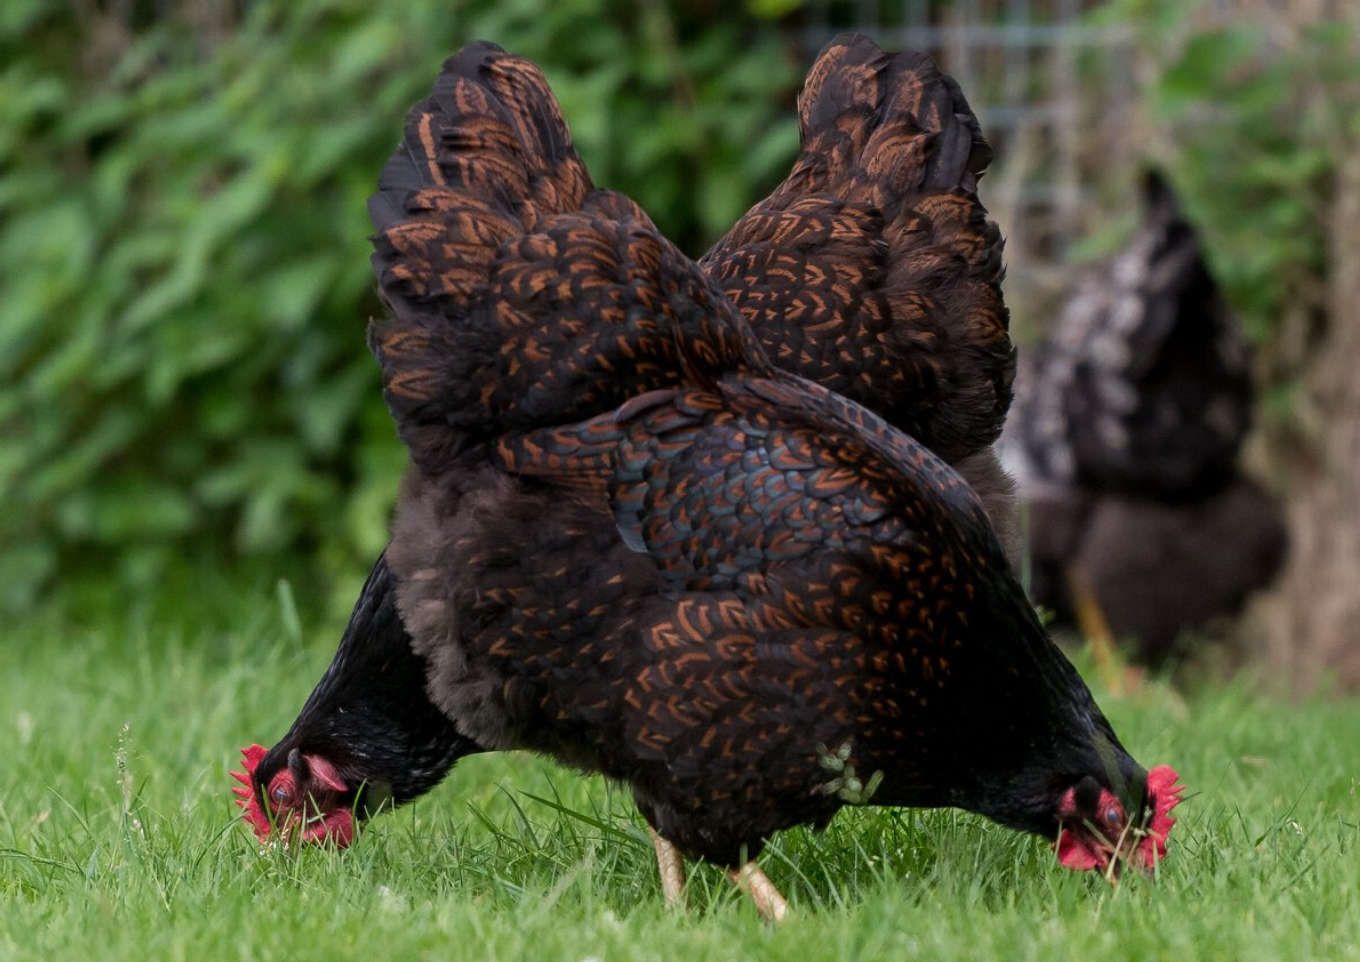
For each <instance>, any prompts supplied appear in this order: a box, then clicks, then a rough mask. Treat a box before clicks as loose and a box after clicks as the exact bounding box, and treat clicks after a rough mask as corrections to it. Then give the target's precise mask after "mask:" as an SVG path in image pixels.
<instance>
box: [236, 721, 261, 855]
mask: <svg viewBox="0 0 1360 962" xmlns="http://www.w3.org/2000/svg"><path fill="white" fill-rule="evenodd" d="M268 751H269V749H267V748H265V747H264V746H263V745H251V746H250V747H249V748H243V749H241V758H242V759H243V760H244V764H245V769H246V770H245V771H243V772H232V773H231V777H232V778H234V779H236V780H237V781H238V782H240V783H241V784H240V785H235V786H233V787H232V790H231V791H232V794H233V795H235V796H236V804H237V805H240V806H241V807H242V808H243V809H245V814H244V816H243V817H244V818H245V820H246V821H247V822H249V823H250V825H251V827H252V828H254V829H255V837H256V838H257V839H259V840H260V841H261V842H263V841H264V840H265V839H266V838H268V837H269V829H270V825H269V816H268V815H266V814H265V812H264V809H263V808H261V807H260V796H259V793H258V792H256V791H255V779H254V778H253V777H252V776H253V775H254V774H255V769H256V768H258V767H259V765H260V760H261V759H263V758H264V756H265V755H266V754H267V753H268Z"/></svg>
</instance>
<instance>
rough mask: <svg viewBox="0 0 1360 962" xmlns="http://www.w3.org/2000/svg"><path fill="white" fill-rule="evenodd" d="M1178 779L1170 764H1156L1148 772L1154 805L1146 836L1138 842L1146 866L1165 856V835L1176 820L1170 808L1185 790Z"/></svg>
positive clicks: (1150, 865) (1177, 801)
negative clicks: (1178, 783)
mask: <svg viewBox="0 0 1360 962" xmlns="http://www.w3.org/2000/svg"><path fill="white" fill-rule="evenodd" d="M1178 781H1180V776H1179V775H1177V774H1176V770H1175V769H1174V768H1172V767H1171V766H1170V765H1158V766H1157V767H1156V768H1154V769H1152V771H1150V772H1148V777H1147V787H1148V793H1149V794H1150V795H1152V797H1153V799H1154V800H1155V805H1156V807H1155V808H1154V810H1153V812H1152V820H1151V821H1150V822H1149V823H1148V827H1147V831H1148V834H1147V838H1145V839H1143V841H1142V842H1141V843H1140V844H1139V848H1140V849H1141V850H1142V853H1143V861H1144V864H1145V865H1146V866H1147V867H1148V868H1152V867H1153V866H1155V865H1156V864H1157V862H1158V861H1159V860H1160V859H1164V858H1166V836H1167V835H1168V834H1169V833H1170V831H1171V826H1172V825H1175V824H1176V820H1175V819H1174V818H1172V817H1171V810H1172V809H1173V808H1175V807H1176V806H1177V805H1179V804H1180V803H1181V794H1182V793H1183V792H1184V791H1185V786H1184V785H1177V784H1176V783H1177V782H1178Z"/></svg>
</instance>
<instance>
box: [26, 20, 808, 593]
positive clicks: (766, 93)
mask: <svg viewBox="0 0 1360 962" xmlns="http://www.w3.org/2000/svg"><path fill="white" fill-rule="evenodd" d="M112 6H113V7H115V8H116V9H118V10H119V11H120V14H119V15H118V16H113V15H110V14H107V13H105V12H101V11H99V10H97V9H95V7H96V5H95V4H93V3H76V4H72V5H71V6H70V7H66V6H59V5H56V4H53V3H51V2H45V0H8V2H7V3H6V4H5V5H4V8H3V12H0V64H3V67H0V265H3V271H2V272H0V305H3V307H2V308H0V503H2V504H3V505H4V509H3V511H0V607H8V608H11V609H14V608H22V607H24V606H26V605H28V604H29V603H31V601H32V600H33V599H34V598H35V597H36V595H37V593H38V592H39V591H40V590H41V588H42V586H43V585H44V584H45V583H49V582H51V581H52V580H53V579H54V578H55V577H56V575H57V573H58V572H59V571H60V572H61V573H62V578H63V580H65V578H66V577H67V575H68V573H70V572H80V571H82V570H86V569H88V568H89V567H91V566H93V567H96V568H98V569H101V570H104V571H107V572H109V573H112V574H116V575H117V576H118V577H119V578H121V579H123V580H125V581H126V582H130V583H133V584H138V583H146V582H147V581H150V580H153V579H156V578H159V577H160V576H161V574H162V572H163V571H164V570H165V566H166V562H167V560H169V559H170V558H172V557H173V556H176V555H185V554H190V555H194V556H213V555H219V554H223V553H230V554H245V553H254V554H260V553H271V552H283V551H285V550H287V549H294V550H297V549H300V550H303V551H306V552H307V553H308V554H309V555H310V556H311V557H316V558H320V559H323V561H324V562H327V563H328V564H329V565H330V566H332V567H335V568H337V569H338V568H346V569H349V570H353V569H354V568H356V567H363V566H366V564H367V563H368V561H369V560H370V559H371V558H372V557H373V556H374V555H376V553H377V552H378V551H379V550H380V549H381V547H382V545H383V543H384V541H385V535H386V521H387V511H388V508H389V505H390V503H391V500H392V497H393V495H394V492H395V486H396V479H397V477H398V475H399V473H400V471H401V469H402V467H403V463H404V459H403V455H402V452H401V450H400V447H399V445H398V443H397V441H396V439H395V435H394V432H393V430H392V427H391V425H390V423H389V420H388V418H387V415H386V413H385V411H384V410H383V408H382V405H381V399H380V396H379V392H378V388H377V379H376V366H375V365H374V364H373V362H372V361H371V359H370V358H369V356H368V354H367V351H366V350H365V348H364V322H365V320H366V319H367V317H369V316H371V315H373V314H374V313H376V312H378V311H379V310H380V309H381V308H380V305H379V304H378V302H377V301H376V299H375V297H374V296H373V293H372V280H371V276H370V273H369V269H368V240H367V238H368V234H369V229H370V228H369V225H368V222H367V218H366V215H365V209H364V202H365V199H366V198H367V196H368V194H369V192H370V190H371V188H372V186H373V184H374V182H375V179H376V176H377V171H378V169H379V167H380V166H381V164H382V161H383V160H384V159H385V157H386V155H387V153H388V152H389V151H390V149H391V147H392V146H393V145H394V143H395V142H396V139H397V137H398V135H399V132H400V129H401V120H402V117H403V115H404V113H405V110H406V108H407V107H408V106H409V105H410V104H411V103H412V102H413V101H415V100H416V99H418V98H419V97H420V96H423V94H424V93H425V92H426V91H427V90H428V89H429V86H430V84H431V83H432V81H433V78H434V76H435V74H436V73H437V71H438V68H439V64H440V62H441V61H442V59H443V58H444V57H445V56H447V55H448V54H450V53H452V52H453V51H454V50H456V49H457V48H458V47H460V46H461V45H462V44H463V43H465V42H467V41H469V40H473V39H478V38H484V39H490V40H494V41H496V42H498V43H500V44H501V45H502V46H505V47H506V48H508V49H510V50H513V51H515V52H517V53H521V54H523V55H525V56H528V57H529V58H531V59H533V60H534V61H536V62H537V63H539V64H540V65H541V66H542V67H543V69H544V71H545V73H546V74H547V76H548V79H549V82H550V83H551V84H552V86H553V88H554V89H555V91H556V92H557V93H558V95H559V97H560V99H561V101H562V105H563V109H564V111H565V113H566V115H567V117H568V119H569V121H570V122H571V123H572V126H573V130H574V133H575V138H576V141H577V145H578V147H579V149H580V152H581V153H582V155H583V156H584V158H585V160H586V162H587V163H588V165H589V166H590V168H591V171H592V173H593V175H594V177H595V180H596V182H597V183H600V184H602V185H605V186H609V187H614V188H617V189H621V190H624V191H626V192H628V193H629V194H631V195H632V196H634V197H635V198H636V199H637V200H638V201H639V202H640V203H641V204H642V205H643V207H644V208H645V209H647V210H648V211H649V212H650V213H651V215H652V216H653V218H654V219H655V220H656V221H657V223H658V225H659V226H660V227H661V228H662V229H663V230H664V231H665V232H666V233H667V234H668V235H669V236H670V237H672V238H673V239H675V240H676V241H677V242H678V243H680V244H681V245H682V246H683V247H685V248H686V249H688V250H689V251H690V252H692V253H698V252H699V251H700V250H701V249H702V248H703V247H704V246H705V244H706V242H708V241H711V240H712V239H714V238H715V237H716V236H718V235H719V234H720V233H721V232H722V231H723V230H724V229H725V228H726V227H727V226H728V225H730V224H731V223H732V221H733V220H735V219H736V217H737V216H739V214H740V213H741V211H742V210H743V209H744V208H745V206H747V205H748V204H750V203H751V202H752V201H754V199H755V198H756V197H757V196H758V195H759V194H760V193H761V192H762V191H763V190H765V189H767V188H768V187H770V186H771V185H772V184H773V183H774V182H775V181H776V180H777V179H778V178H779V177H780V176H781V174H782V172H783V171H785V170H786V169H787V165H788V163H789V161H790V159H791V157H792V154H793V152H794V150H795V147H796V141H797V133H796V128H795V124H794V120H793V112H792V109H791V105H792V96H793V91H794V90H795V88H796V84H797V82H798V79H799V77H800V71H801V65H800V64H799V63H798V62H797V59H796V57H794V56H792V55H791V54H790V53H789V51H788V49H787V47H786V45H785V43H784V41H783V40H782V38H781V37H780V35H779V33H778V32H777V30H776V29H775V27H774V26H773V24H771V23H770V22H768V21H767V20H763V19H762V18H761V16H760V14H761V12H762V11H764V12H765V13H766V14H767V15H774V14H776V13H779V12H781V11H782V10H783V8H784V7H786V6H787V4H779V3H774V4H771V3H764V4H752V5H750V6H749V7H748V8H744V9H746V10H748V11H750V12H747V13H742V12H737V13H735V14H729V15H727V16H726V17H724V18H721V19H717V20H715V19H714V18H715V16H717V15H718V14H721V13H723V12H725V11H724V10H723V9H722V8H718V7H717V6H716V5H715V4H708V3H685V4H675V5H671V4H666V3H662V2H660V0H654V2H643V3H632V2H612V0H555V2H549V0H465V2H452V3H450V2H449V0H418V2H410V3H404V4H396V5H391V6H377V5H371V4H367V3H360V2H356V0H300V2H291V0H273V2H269V0H262V2H253V3H249V4H243V5H240V6H241V7H243V8H244V13H243V14H241V17H242V19H240V20H239V21H235V22H228V23H223V22H221V21H220V20H217V19H214V18H215V17H220V16H221V15H222V14H221V10H220V9H219V8H227V9H235V8H236V6H237V5H231V4H209V3H207V2H206V0H181V2H180V3H178V4H174V3H170V4H159V5H151V4H138V3H129V4H123V5H112ZM153 6H154V7H155V11H154V15H153V12H152V11H151V10H150V8H151V7H153ZM143 8H147V9H143ZM167 8H168V9H167Z"/></svg>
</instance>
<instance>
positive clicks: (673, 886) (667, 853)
mask: <svg viewBox="0 0 1360 962" xmlns="http://www.w3.org/2000/svg"><path fill="white" fill-rule="evenodd" d="M647 832H648V833H649V834H650V835H651V836H652V847H653V848H655V849H656V867H657V869H659V870H660V872H661V892H662V894H663V895H665V897H666V906H667V907H668V908H673V907H675V906H677V905H679V904H680V896H681V893H682V892H683V891H684V888H685V859H684V857H683V856H682V855H681V854H680V850H679V849H677V848H676V847H675V846H674V845H672V844H671V843H670V842H668V841H666V840H665V839H664V838H662V837H661V836H660V835H658V834H657V832H656V829H654V828H652V827H651V826H650V825H649V826H647Z"/></svg>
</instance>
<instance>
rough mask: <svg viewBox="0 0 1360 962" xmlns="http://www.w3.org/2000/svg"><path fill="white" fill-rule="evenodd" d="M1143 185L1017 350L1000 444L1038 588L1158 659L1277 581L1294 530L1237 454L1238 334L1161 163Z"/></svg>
mask: <svg viewBox="0 0 1360 962" xmlns="http://www.w3.org/2000/svg"><path fill="white" fill-rule="evenodd" d="M1141 200H1142V218H1141V223H1140V225H1139V227H1138V229H1137V230H1136V231H1135V233H1134V235H1133V236H1132V237H1131V238H1130V240H1129V241H1128V243H1127V244H1126V245H1125V247H1124V248H1123V250H1122V251H1120V253H1119V254H1118V255H1117V256H1115V257H1114V258H1112V259H1111V260H1109V261H1108V262H1107V263H1105V264H1102V265H1101V266H1100V267H1098V268H1096V269H1094V270H1092V271H1090V272H1088V273H1087V275H1086V276H1085V277H1084V278H1083V279H1082V280H1081V281H1080V282H1079V283H1078V284H1077V286H1076V288H1075V289H1074V290H1073V291H1072V293H1071V295H1070V296H1069V298H1068V299H1067V302H1066V304H1065V306H1064V307H1063V309H1062V310H1061V312H1060V313H1059V315H1058V317H1057V319H1056V321H1055V322H1054V326H1053V327H1052V329H1051V330H1050V331H1049V332H1048V334H1047V336H1046V337H1045V338H1044V340H1043V342H1042V343H1041V344H1038V345H1036V346H1033V347H1031V348H1028V349H1026V350H1025V351H1024V352H1023V353H1022V360H1021V366H1020V371H1019V374H1018V376H1017V382H1016V399H1015V404H1014V407H1013V408H1012V411H1011V416H1010V420H1009V422H1008V423H1007V427H1006V434H1005V441H1004V445H1003V449H1004V461H1005V464H1006V467H1007V468H1008V470H1009V471H1010V472H1011V473H1012V474H1013V476H1014V478H1015V480H1016V482H1017V484H1018V486H1019V492H1020V497H1021V499H1022V503H1023V508H1022V512H1021V513H1022V529H1023V532H1024V547H1025V554H1026V556H1027V564H1028V567H1029V573H1030V577H1031V579H1032V580H1031V593H1032V596H1033V598H1034V599H1035V601H1036V602H1038V603H1039V604H1042V605H1045V606H1047V607H1049V608H1051V609H1052V610H1053V611H1054V612H1055V613H1056V614H1057V615H1058V617H1059V618H1060V619H1061V620H1064V621H1068V622H1072V621H1075V622H1077V623H1078V624H1079V625H1080V626H1081V628H1082V629H1083V632H1084V633H1085V634H1086V635H1087V636H1088V637H1093V638H1096V639H1102V640H1104V639H1108V638H1109V636H1111V635H1112V636H1113V637H1114V638H1116V639H1121V640H1122V639H1127V640H1129V641H1130V642H1132V643H1133V644H1134V645H1135V647H1136V652H1137V654H1138V656H1139V657H1140V658H1141V659H1142V660H1144V661H1146V662H1148V663H1151V664H1158V663H1161V662H1162V661H1164V660H1165V659H1166V658H1167V657H1168V656H1169V655H1170V654H1171V653H1172V652H1173V651H1174V650H1175V643H1176V640H1177V638H1178V637H1179V636H1180V635H1181V634H1182V633H1183V632H1185V631H1188V630H1191V629H1197V628H1201V627H1203V626H1205V625H1206V624H1207V623H1209V622H1210V621H1211V620H1212V619H1214V618H1216V617H1218V616H1225V615H1233V614H1236V613H1237V612H1238V611H1239V610H1240V609H1241V607H1242V605H1243V603H1244V601H1245V600H1246V598H1247V596H1248V595H1249V594H1250V593H1251V592H1252V591H1254V590H1256V589H1259V588H1262V587H1264V586H1265V585H1267V584H1268V583H1269V582H1270V580H1271V578H1272V577H1273V576H1274V574H1275V573H1276V571H1277V570H1278V568H1279V566H1280V564H1281V562H1282V560H1283V557H1284V551H1285V530H1284V525H1283V521H1282V518H1281V511H1280V507H1279V504H1278V503H1277V501H1276V500H1275V499H1274V498H1273V497H1272V496H1271V495H1270V494H1269V493H1267V492H1266V491H1265V490H1264V489H1262V488H1261V487H1260V486H1259V485H1258V484H1256V483H1255V482H1253V481H1252V480H1251V479H1250V478H1248V477H1247V476H1246V475H1245V474H1244V473H1243V472H1242V470H1241V468H1240V465H1239V453H1240V448H1241V445H1242V440H1243V437H1244V436H1245V434H1246V432H1247V429H1248V427H1249V426H1250V424H1251V409H1252V403H1253V395H1252V382H1251V373H1250V367H1249V359H1250V355H1249V350H1248V345H1247V342H1246V339H1245V338H1244V337H1243V335H1242V332H1241V330H1240V329H1239V326H1238V324H1237V321H1236V319H1235V318H1234V317H1233V314H1232V312H1231V311H1230V310H1229V309H1228V307H1227V305H1226V304H1225V303H1224V302H1223V299H1222V297H1221V296H1220V294H1219V291H1218V286H1217V285H1216V284H1215V282H1214V279H1213V277H1212V276H1211V275H1210V273H1209V270H1208V267H1207V265H1206V264H1205V261H1204V257H1203V254H1202V252H1201V250H1200V247H1199V242H1198V238H1197V236H1196V233H1195V230H1194V228H1193V227H1192V226H1191V225H1190V224H1189V223H1188V222H1187V221H1186V219H1185V217H1184V215H1183V214H1182V212H1181V209H1180V205H1179V203H1178V202H1177V199H1176V196H1175V194H1174V193H1173V191H1172V189H1171V187H1170V185H1169V184H1168V183H1167V181H1166V179H1165V178H1164V177H1163V176H1162V175H1161V174H1160V173H1158V172H1156V171H1150V172H1148V173H1147V174H1146V175H1145V176H1144V179H1143V184H1142V198H1141Z"/></svg>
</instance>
